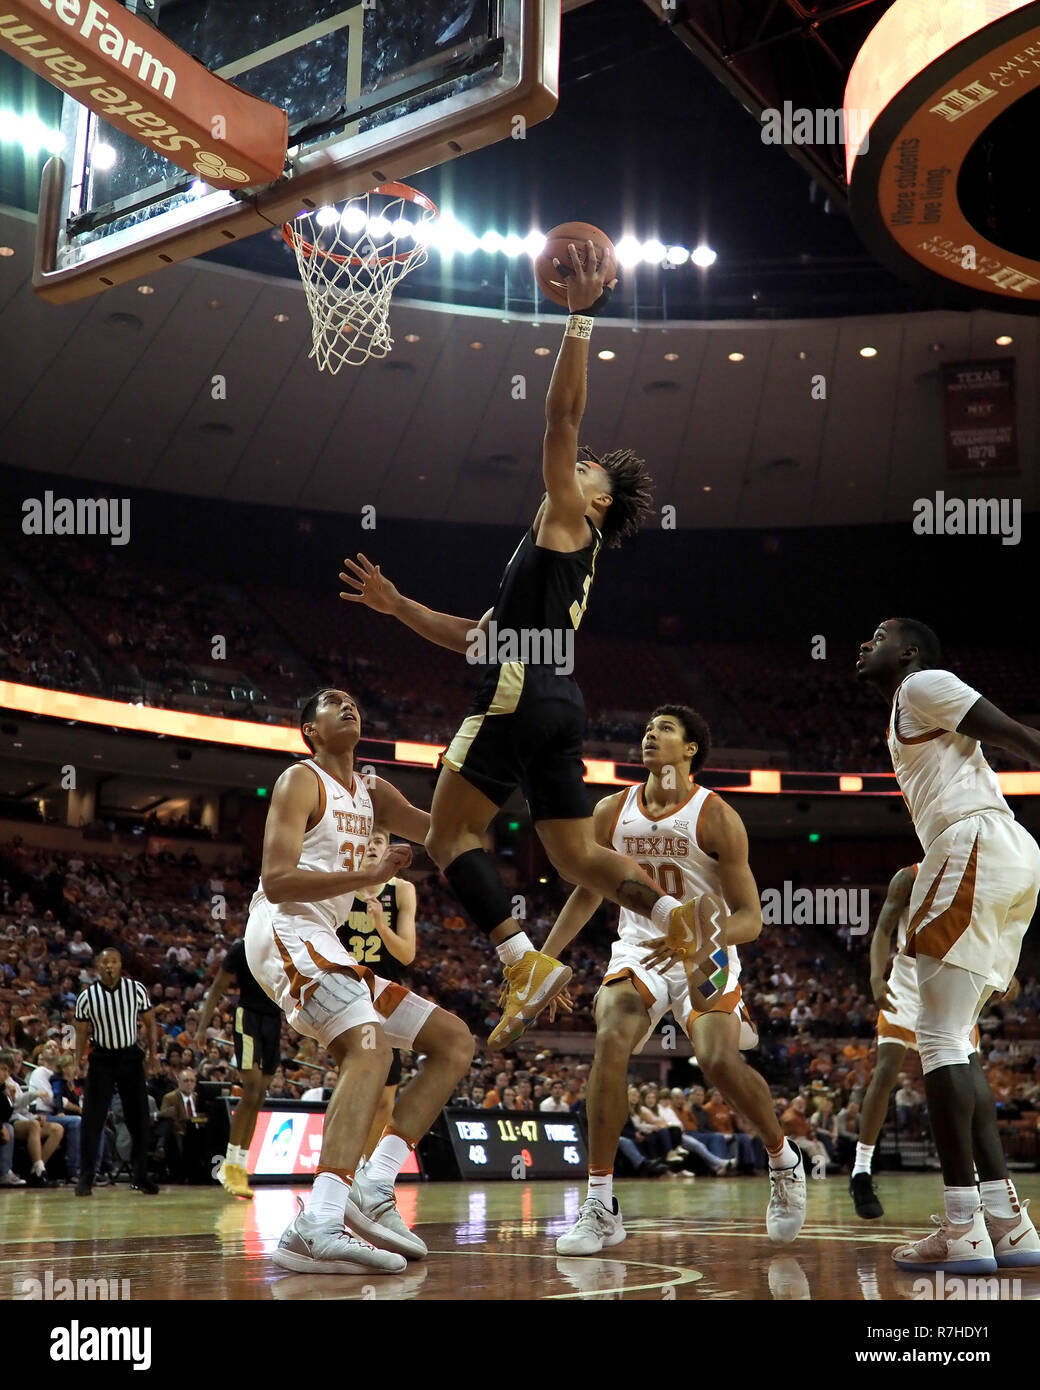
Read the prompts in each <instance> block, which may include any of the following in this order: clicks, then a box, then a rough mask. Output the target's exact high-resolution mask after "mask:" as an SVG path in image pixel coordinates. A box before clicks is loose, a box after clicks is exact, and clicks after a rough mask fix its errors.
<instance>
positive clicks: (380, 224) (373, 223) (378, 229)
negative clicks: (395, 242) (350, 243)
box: [368, 217, 391, 237]
mask: <svg viewBox="0 0 1040 1390" xmlns="http://www.w3.org/2000/svg"><path fill="white" fill-rule="evenodd" d="M390 230H391V225H390V220H389V218H386V217H370V218H369V219H368V234H369V236H373V237H385V236H387V235H388V234H389V232H390Z"/></svg>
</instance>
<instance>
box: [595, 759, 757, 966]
mask: <svg viewBox="0 0 1040 1390" xmlns="http://www.w3.org/2000/svg"><path fill="white" fill-rule="evenodd" d="M714 795H715V793H714V792H713V791H711V790H710V789H709V788H708V787H698V786H696V785H694V786H693V788H692V790H691V791H690V795H689V796H688V797H687V798H686V800H685V801H683V802H681V803H680V804H679V805H678V806H677V807H676V808H675V810H674V811H672V812H671V813H670V814H669V815H667V816H661V817H659V818H658V819H656V820H655V819H654V818H653V817H652V816H651V815H650V813H649V812H648V810H647V808H646V802H645V801H644V799H643V788H642V786H637V787H629V789H628V791H627V793H626V794H625V795H624V797H622V799H621V802H620V804H619V805H618V809H617V812H616V813H615V816H614V824H613V827H612V829H611V835H610V842H611V844H612V845H613V847H614V849H616V850H617V851H618V853H619V854H627V855H628V856H629V858H631V859H634V860H635V861H636V863H637V864H638V865H639V867H640V868H641V869H642V870H643V871H644V872H645V873H647V874H649V876H650V877H651V878H652V879H653V881H654V883H656V884H657V886H658V888H660V890H661V892H662V893H668V894H669V895H670V896H671V897H673V898H678V899H679V900H680V901H681V902H686V901H687V900H688V899H690V898H695V897H697V896H699V895H700V894H701V893H715V894H717V895H718V896H719V897H720V898H723V901H725V897H724V894H723V892H722V879H721V878H720V876H719V866H718V863H717V862H716V861H715V859H714V858H713V857H712V856H711V855H710V854H708V853H706V851H704V850H703V849H702V848H701V846H700V842H699V840H698V837H697V829H698V825H699V822H700V819H701V815H702V812H703V811H704V808H705V806H706V805H707V803H708V800H709V799H710V798H711V797H713V796H714ZM660 935H661V932H660V930H659V929H658V928H657V927H655V926H654V924H653V922H651V921H650V918H649V917H643V916H641V915H640V914H639V913H638V912H632V911H630V910H629V909H628V908H627V907H623V908H621V918H620V921H619V922H618V939H619V940H620V941H623V942H624V943H625V944H626V945H628V946H634V947H637V948H639V949H640V950H644V949H645V948H646V945H647V942H649V941H650V940H652V939H653V938H654V937H659V936H660ZM729 969H730V980H731V984H730V988H732V987H733V986H734V985H736V982H737V980H738V979H739V978H740V957H739V956H738V955H737V949H736V947H735V946H731V947H730V948H729Z"/></svg>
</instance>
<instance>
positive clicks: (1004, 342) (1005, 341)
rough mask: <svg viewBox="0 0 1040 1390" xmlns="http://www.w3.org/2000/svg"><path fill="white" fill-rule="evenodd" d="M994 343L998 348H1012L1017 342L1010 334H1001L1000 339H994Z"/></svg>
mask: <svg viewBox="0 0 1040 1390" xmlns="http://www.w3.org/2000/svg"><path fill="white" fill-rule="evenodd" d="M993 341H994V342H995V343H996V345H997V347H1010V346H1011V344H1012V343H1013V342H1014V341H1015V340H1014V338H1012V337H1011V336H1010V334H1008V333H1001V335H1000V337H999V338H994V339H993Z"/></svg>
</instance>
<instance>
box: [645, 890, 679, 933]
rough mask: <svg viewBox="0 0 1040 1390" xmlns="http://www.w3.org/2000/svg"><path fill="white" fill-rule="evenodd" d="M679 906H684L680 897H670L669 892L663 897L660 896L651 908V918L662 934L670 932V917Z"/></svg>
mask: <svg viewBox="0 0 1040 1390" xmlns="http://www.w3.org/2000/svg"><path fill="white" fill-rule="evenodd" d="M677 907H682V903H681V902H680V900H679V899H678V898H670V897H668V895H667V893H666V894H665V896H664V897H663V898H658V899H657V902H655V903H654V905H653V907H652V908H651V909H650V920H651V922H653V924H654V926H655V927H657V928H658V929H659V930H660V931H661V933H662V935H667V933H668V919H669V917H671V915H672V913H673V912H674V911H675V909H676V908H677Z"/></svg>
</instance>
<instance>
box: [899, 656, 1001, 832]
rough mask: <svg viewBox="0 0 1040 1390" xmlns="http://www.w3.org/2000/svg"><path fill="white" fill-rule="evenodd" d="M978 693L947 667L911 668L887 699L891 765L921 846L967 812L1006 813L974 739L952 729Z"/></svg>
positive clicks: (975, 813)
mask: <svg viewBox="0 0 1040 1390" xmlns="http://www.w3.org/2000/svg"><path fill="white" fill-rule="evenodd" d="M979 698H980V696H979V692H978V691H977V690H973V689H972V687H971V686H970V685H966V684H965V683H964V681H962V680H961V679H960V678H959V677H958V676H955V675H954V674H953V672H952V671H939V670H926V671H913V672H912V673H911V674H910V675H909V676H907V677H906V678H905V679H904V680H903V681H902V682H901V684H900V685H899V687H898V689H897V690H896V693H895V695H894V696H893V698H892V713H891V718H890V720H889V726H888V748H889V752H890V753H891V754H892V767H893V769H894V770H895V774H896V781H897V782H898V783H899V790H900V791H901V792H902V793H903V796H904V798H905V800H906V804H907V806H908V807H909V809H910V815H911V816H912V818H913V822H914V829H915V830H916V831H917V835H918V838H919V839H920V841H921V844H922V845H923V846H924V848H925V849H927V848H928V846H929V845H930V844H931V842H932V841H933V840H934V839H935V837H936V836H937V835H941V834H942V832H943V831H944V830H945V829H946V828H947V827H948V826H950V825H952V824H953V823H954V821H958V820H964V819H965V817H966V816H973V815H978V814H979V812H981V811H990V812H992V811H998V812H1002V813H1003V814H1004V815H1006V816H1010V815H1011V807H1010V806H1009V805H1008V804H1007V802H1006V801H1005V800H1004V796H1003V793H1002V792H1001V790H1000V782H999V781H998V779H997V774H996V773H995V772H994V771H993V769H992V768H991V767H990V765H989V763H988V762H987V761H986V759H985V758H984V757H983V756H982V749H981V747H980V745H979V743H978V740H977V739H974V738H969V737H968V736H967V735H966V734H959V733H957V732H956V730H957V725H958V724H959V723H960V722H961V720H962V719H963V718H964V716H965V715H966V714H967V713H968V711H969V710H970V709H971V707H972V705H974V704H975V702H976V701H977V700H978V699H979Z"/></svg>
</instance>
